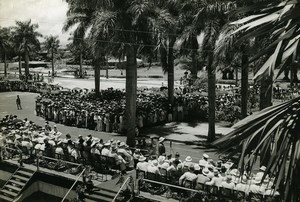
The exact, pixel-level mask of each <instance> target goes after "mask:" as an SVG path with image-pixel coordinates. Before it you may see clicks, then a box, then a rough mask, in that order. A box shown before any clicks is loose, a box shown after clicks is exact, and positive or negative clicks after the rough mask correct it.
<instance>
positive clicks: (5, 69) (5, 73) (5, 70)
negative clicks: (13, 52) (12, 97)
mask: <svg viewBox="0 0 300 202" xmlns="http://www.w3.org/2000/svg"><path fill="white" fill-rule="evenodd" d="M4 76H5V77H7V62H6V52H5V51H4Z"/></svg>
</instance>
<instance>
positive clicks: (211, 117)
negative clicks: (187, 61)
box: [207, 52, 216, 142]
mask: <svg viewBox="0 0 300 202" xmlns="http://www.w3.org/2000/svg"><path fill="white" fill-rule="evenodd" d="M213 60H214V55H213V52H209V53H208V64H207V77H208V136H207V141H208V142H212V141H214V140H215V136H216V131H215V123H216V114H215V112H216V71H215V68H214V67H213V66H212V65H213Z"/></svg>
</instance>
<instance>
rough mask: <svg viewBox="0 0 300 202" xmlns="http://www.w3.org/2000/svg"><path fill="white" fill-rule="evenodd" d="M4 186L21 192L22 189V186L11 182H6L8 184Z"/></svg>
mask: <svg viewBox="0 0 300 202" xmlns="http://www.w3.org/2000/svg"><path fill="white" fill-rule="evenodd" d="M4 188H7V189H13V190H15V191H17V192H20V191H21V188H20V187H17V186H13V185H10V184H6V185H5V186H4Z"/></svg>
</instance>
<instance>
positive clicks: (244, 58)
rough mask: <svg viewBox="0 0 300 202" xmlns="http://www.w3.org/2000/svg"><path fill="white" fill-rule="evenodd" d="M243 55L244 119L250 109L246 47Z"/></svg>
mask: <svg viewBox="0 0 300 202" xmlns="http://www.w3.org/2000/svg"><path fill="white" fill-rule="evenodd" d="M242 51H243V55H242V80H241V114H242V118H245V117H246V116H247V111H248V110H247V109H248V87H249V84H248V74H249V66H248V55H246V51H245V47H243V50H242Z"/></svg>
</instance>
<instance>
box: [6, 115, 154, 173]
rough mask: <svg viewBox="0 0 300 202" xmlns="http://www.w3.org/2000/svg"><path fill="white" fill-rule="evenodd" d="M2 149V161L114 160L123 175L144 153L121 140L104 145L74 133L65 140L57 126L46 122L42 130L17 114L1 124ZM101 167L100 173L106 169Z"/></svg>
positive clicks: (95, 161)
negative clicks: (22, 158) (20, 157)
mask: <svg viewBox="0 0 300 202" xmlns="http://www.w3.org/2000/svg"><path fill="white" fill-rule="evenodd" d="M143 146H144V149H148V148H146V147H151V146H152V145H151V144H150V145H149V144H148V145H145V144H144V145H143ZM0 148H1V152H0V153H1V159H5V158H9V157H11V156H13V155H19V154H20V155H21V154H22V155H28V156H30V157H36V156H37V155H43V156H46V157H51V158H58V159H62V160H65V161H71V162H76V163H81V164H83V165H85V164H88V165H92V166H95V167H96V166H99V164H98V163H99V161H100V158H102V159H103V157H106V161H107V160H110V163H114V164H115V165H116V167H117V169H119V170H120V171H122V172H126V170H128V169H129V170H130V169H133V168H134V163H135V161H137V159H135V158H134V156H135V154H136V153H139V154H141V150H140V149H136V150H135V149H133V150H132V149H130V148H129V147H128V145H126V144H125V143H124V142H121V141H119V140H118V141H117V140H113V139H111V140H109V141H106V142H104V141H103V140H102V139H99V138H96V137H93V136H92V135H87V136H86V137H83V136H82V135H79V136H78V138H76V139H73V138H72V137H71V135H70V134H66V135H65V138H63V137H62V133H61V132H60V131H59V130H58V128H57V126H56V125H54V126H53V127H51V126H50V125H49V123H48V122H47V121H46V123H45V126H44V127H41V126H38V125H36V124H35V123H33V122H32V121H29V120H27V118H25V119H24V120H20V119H18V117H17V116H16V115H14V116H12V115H10V116H9V115H7V116H6V117H5V118H3V119H2V120H1V122H0ZM148 150H150V149H148ZM96 164H97V165H96ZM98 168H99V169H100V171H101V169H105V168H103V167H98Z"/></svg>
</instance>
